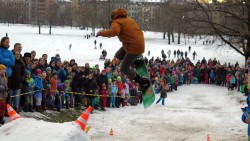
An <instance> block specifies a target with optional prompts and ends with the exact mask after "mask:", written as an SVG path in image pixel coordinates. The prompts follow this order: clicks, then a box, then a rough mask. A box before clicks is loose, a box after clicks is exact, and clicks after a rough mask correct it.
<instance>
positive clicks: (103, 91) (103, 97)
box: [101, 83, 108, 111]
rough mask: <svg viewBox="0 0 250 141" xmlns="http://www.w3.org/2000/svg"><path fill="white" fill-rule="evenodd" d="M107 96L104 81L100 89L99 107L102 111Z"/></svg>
mask: <svg viewBox="0 0 250 141" xmlns="http://www.w3.org/2000/svg"><path fill="white" fill-rule="evenodd" d="M107 96H108V92H107V87H106V85H105V83H103V84H102V89H101V107H102V110H103V111H105V107H106V103H107Z"/></svg>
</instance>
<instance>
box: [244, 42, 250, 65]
mask: <svg viewBox="0 0 250 141" xmlns="http://www.w3.org/2000/svg"><path fill="white" fill-rule="evenodd" d="M249 57H250V38H248V39H247V46H246V50H245V62H246V61H247V59H248V58H249Z"/></svg>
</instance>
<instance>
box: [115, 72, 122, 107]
mask: <svg viewBox="0 0 250 141" xmlns="http://www.w3.org/2000/svg"><path fill="white" fill-rule="evenodd" d="M116 84H117V88H118V92H117V96H118V97H117V98H116V107H117V108H120V105H121V95H122V89H123V83H122V78H121V77H120V76H118V77H117V83H116Z"/></svg>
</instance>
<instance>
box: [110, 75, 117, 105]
mask: <svg viewBox="0 0 250 141" xmlns="http://www.w3.org/2000/svg"><path fill="white" fill-rule="evenodd" d="M117 92H118V88H117V85H116V80H115V79H114V78H113V84H112V97H111V106H112V107H113V108H115V106H116V105H115V100H116V96H117Z"/></svg>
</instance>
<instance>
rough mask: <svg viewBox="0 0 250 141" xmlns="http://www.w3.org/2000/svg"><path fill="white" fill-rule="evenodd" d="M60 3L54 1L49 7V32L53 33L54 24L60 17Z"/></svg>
mask: <svg viewBox="0 0 250 141" xmlns="http://www.w3.org/2000/svg"><path fill="white" fill-rule="evenodd" d="M58 10H59V5H58V3H55V2H53V3H52V4H50V5H49V8H48V22H49V34H51V29H52V25H54V24H56V22H57V18H58Z"/></svg>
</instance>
